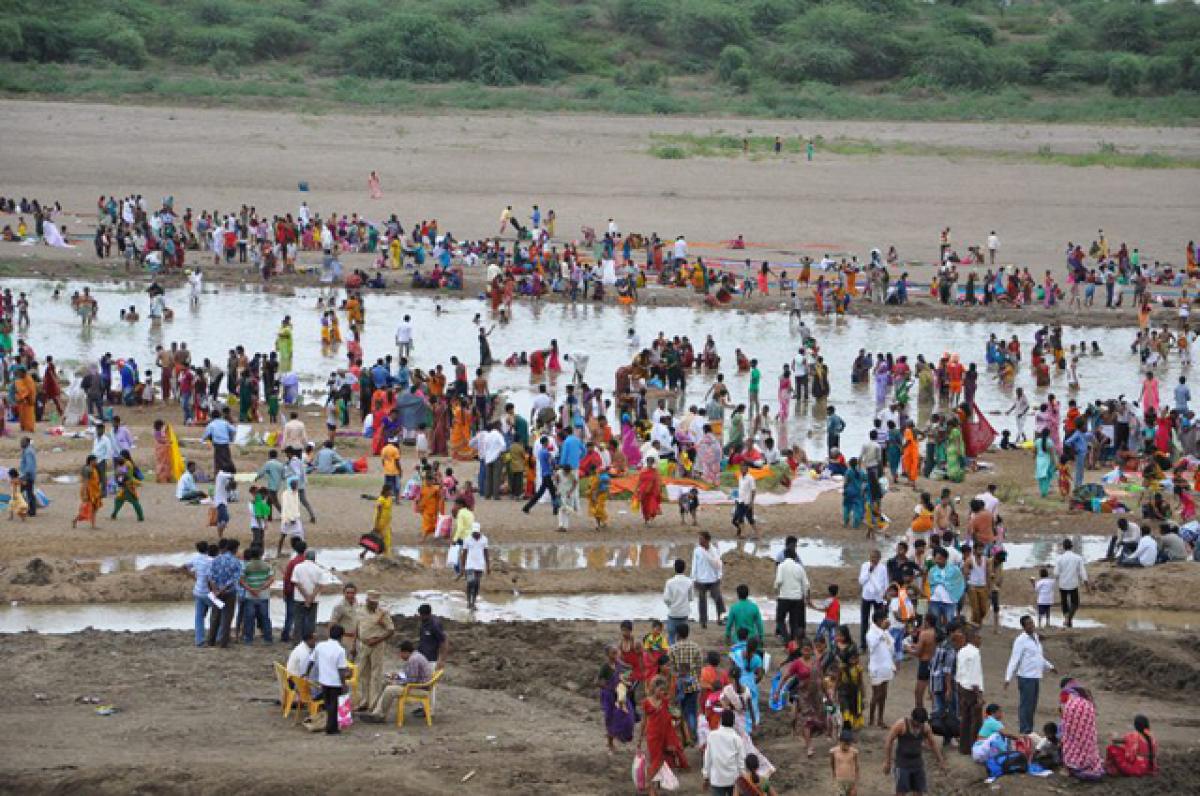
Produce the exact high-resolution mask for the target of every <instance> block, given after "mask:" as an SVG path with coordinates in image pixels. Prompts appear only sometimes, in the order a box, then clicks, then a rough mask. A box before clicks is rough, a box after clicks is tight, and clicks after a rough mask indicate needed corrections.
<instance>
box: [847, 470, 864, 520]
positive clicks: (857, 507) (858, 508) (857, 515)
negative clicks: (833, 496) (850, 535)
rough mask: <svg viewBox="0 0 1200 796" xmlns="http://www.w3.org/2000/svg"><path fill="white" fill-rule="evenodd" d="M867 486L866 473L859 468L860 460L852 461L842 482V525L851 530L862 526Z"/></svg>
mask: <svg viewBox="0 0 1200 796" xmlns="http://www.w3.org/2000/svg"><path fill="white" fill-rule="evenodd" d="M865 484H866V473H864V472H863V470H862V468H861V467H859V466H858V459H851V460H850V464H849V466H848V467H847V468H846V475H845V476H844V478H843V480H842V525H848V526H850V527H851V528H857V527H858V526H860V525H862V521H863V510H864V509H863V488H864V487H865ZM852 521H853V522H852Z"/></svg>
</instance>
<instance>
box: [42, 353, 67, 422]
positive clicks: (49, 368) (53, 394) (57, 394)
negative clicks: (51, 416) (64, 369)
mask: <svg viewBox="0 0 1200 796" xmlns="http://www.w3.org/2000/svg"><path fill="white" fill-rule="evenodd" d="M42 392H43V393H45V395H46V403H47V404H54V408H55V409H57V410H58V416H59V417H62V413H63V407H62V397H61V396H62V387H61V386H60V385H59V383H58V369H57V368H56V367H54V357H46V371H45V373H43V374H42Z"/></svg>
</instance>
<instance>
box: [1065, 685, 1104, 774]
mask: <svg viewBox="0 0 1200 796" xmlns="http://www.w3.org/2000/svg"><path fill="white" fill-rule="evenodd" d="M1061 688H1062V690H1061V692H1060V693H1059V696H1058V702H1059V705H1058V712H1059V713H1060V714H1061V715H1062V722H1061V724H1060V726H1059V737H1060V738H1061V739H1062V758H1063V765H1064V766H1065V767H1066V769H1067V771H1068V772H1069V773H1070V774H1071V776H1073V777H1076V778H1077V779H1081V780H1085V781H1095V780H1098V779H1100V778H1101V777H1103V776H1104V765H1103V763H1102V762H1101V760H1100V751H1099V748H1098V746H1097V740H1096V704H1095V702H1093V701H1092V694H1091V692H1090V691H1088V690H1087V689H1086V688H1084V687H1083V686H1082V685H1080V684H1079V682H1078V681H1077V680H1075V679H1073V678H1071V677H1064V678H1063V680H1062V683H1061Z"/></svg>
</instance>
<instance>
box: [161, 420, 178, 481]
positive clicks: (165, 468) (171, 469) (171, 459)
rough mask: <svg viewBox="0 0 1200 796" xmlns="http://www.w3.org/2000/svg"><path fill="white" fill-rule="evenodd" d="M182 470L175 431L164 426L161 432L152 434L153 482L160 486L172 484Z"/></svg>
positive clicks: (166, 425) (168, 425) (168, 426)
mask: <svg viewBox="0 0 1200 796" xmlns="http://www.w3.org/2000/svg"><path fill="white" fill-rule="evenodd" d="M183 468H184V464H183V456H181V455H180V453H179V440H178V439H177V438H176V437H175V429H173V428H171V426H170V424H165V425H163V427H162V431H161V432H159V431H156V432H154V480H155V481H157V482H158V483H160V484H173V483H175V482H176V481H178V480H179V478H180V476H182V475H183Z"/></svg>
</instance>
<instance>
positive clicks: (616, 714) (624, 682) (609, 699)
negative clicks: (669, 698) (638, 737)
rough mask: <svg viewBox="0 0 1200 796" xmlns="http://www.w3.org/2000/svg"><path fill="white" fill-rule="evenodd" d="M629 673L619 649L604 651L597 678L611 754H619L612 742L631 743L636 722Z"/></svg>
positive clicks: (613, 648)
mask: <svg viewBox="0 0 1200 796" xmlns="http://www.w3.org/2000/svg"><path fill="white" fill-rule="evenodd" d="M628 673H629V667H628V666H626V665H625V664H623V663H622V662H621V659H620V658H619V657H618V656H617V648H616V647H615V646H611V645H610V646H609V647H608V648H607V649H606V650H605V660H604V663H603V664H601V666H600V674H599V675H598V676H597V678H596V680H597V684H598V685H599V686H600V707H601V709H602V710H603V711H604V733H605V735H606V736H607V738H608V753H609V754H610V755H611V754H615V753H616V747H615V746H614V744H613V741H617V740H619V741H621V743H629V742H630V741H632V740H633V725H634V724H636V723H637V718H638V716H637V707H636V703H635V702H634V700H633V688H632V686H630V684H629V681H628V680H629V678H628Z"/></svg>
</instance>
